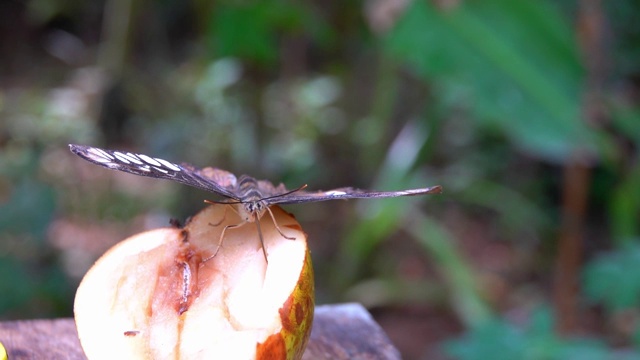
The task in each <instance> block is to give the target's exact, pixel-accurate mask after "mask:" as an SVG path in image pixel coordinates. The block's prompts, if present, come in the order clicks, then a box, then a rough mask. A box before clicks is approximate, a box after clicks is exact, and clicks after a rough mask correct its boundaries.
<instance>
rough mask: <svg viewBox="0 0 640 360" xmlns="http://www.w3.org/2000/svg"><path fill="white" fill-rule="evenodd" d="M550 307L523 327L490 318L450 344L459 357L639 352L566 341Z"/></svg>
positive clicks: (559, 356) (591, 342) (593, 356)
mask: <svg viewBox="0 0 640 360" xmlns="http://www.w3.org/2000/svg"><path fill="white" fill-rule="evenodd" d="M553 325H554V324H553V316H552V314H551V312H550V311H549V309H545V308H542V309H539V310H537V311H535V312H534V313H533V314H532V315H531V319H530V323H529V324H527V325H526V326H524V328H520V327H517V326H514V325H512V324H510V323H509V322H507V321H504V320H502V319H494V320H491V321H487V322H486V323H484V324H483V325H482V326H480V327H478V328H476V329H473V330H472V331H470V332H469V333H467V334H465V335H464V336H463V337H462V338H460V339H457V340H455V341H451V342H450V343H448V344H447V350H448V353H449V354H451V355H452V356H454V357H455V358H456V359H464V360H474V359H487V358H491V359H496V360H501V359H505V360H507V359H531V360H534V359H549V360H552V359H558V360H561V359H562V360H569V359H585V360H586V359H589V360H598V359H603V360H604V359H620V360H622V359H629V360H631V359H635V358H637V356H638V355H639V354H637V353H636V354H631V353H627V354H617V353H615V352H611V351H610V350H609V349H607V348H606V346H605V345H604V344H603V343H602V342H601V341H597V340H593V339H580V340H565V339H562V338H560V337H558V336H557V335H555V334H554V330H553Z"/></svg>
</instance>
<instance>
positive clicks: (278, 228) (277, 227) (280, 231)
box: [267, 208, 296, 240]
mask: <svg viewBox="0 0 640 360" xmlns="http://www.w3.org/2000/svg"><path fill="white" fill-rule="evenodd" d="M267 211H268V212H269V216H271V220H273V225H275V226H276V230H278V232H279V233H280V235H281V236H282V237H283V238H285V239H287V240H295V239H296V238H295V237H290V236H287V235H285V234H283V233H282V230H281V229H280V226H278V223H277V222H276V217H275V216H273V212H271V209H270V208H267Z"/></svg>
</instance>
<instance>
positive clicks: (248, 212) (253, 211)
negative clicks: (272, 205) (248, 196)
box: [236, 200, 269, 222]
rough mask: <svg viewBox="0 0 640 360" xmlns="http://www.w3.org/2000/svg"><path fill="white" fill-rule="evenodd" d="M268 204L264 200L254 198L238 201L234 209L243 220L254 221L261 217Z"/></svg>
mask: <svg viewBox="0 0 640 360" xmlns="http://www.w3.org/2000/svg"><path fill="white" fill-rule="evenodd" d="M268 206H269V205H268V204H267V202H266V201H264V200H254V201H246V202H242V203H239V204H238V205H237V207H236V210H237V212H238V215H239V216H240V218H241V219H242V220H243V221H246V222H254V221H257V220H259V219H260V218H261V217H262V214H264V212H265V211H266V210H267V207H268Z"/></svg>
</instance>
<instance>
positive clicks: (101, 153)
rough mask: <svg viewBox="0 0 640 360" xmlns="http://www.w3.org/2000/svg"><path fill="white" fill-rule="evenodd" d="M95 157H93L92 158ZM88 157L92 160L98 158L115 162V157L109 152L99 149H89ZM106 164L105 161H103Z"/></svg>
mask: <svg viewBox="0 0 640 360" xmlns="http://www.w3.org/2000/svg"><path fill="white" fill-rule="evenodd" d="M91 155H93V156H91ZM87 156H89V157H91V158H92V159H97V158H96V156H97V157H100V158H103V159H107V160H115V158H114V157H113V156H111V155H110V154H109V153H108V152H106V151H104V150H102V149H98V148H88V149H87ZM101 162H104V161H101Z"/></svg>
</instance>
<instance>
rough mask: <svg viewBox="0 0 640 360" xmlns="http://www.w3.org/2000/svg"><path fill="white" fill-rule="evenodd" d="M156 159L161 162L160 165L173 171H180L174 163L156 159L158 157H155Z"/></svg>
mask: <svg viewBox="0 0 640 360" xmlns="http://www.w3.org/2000/svg"><path fill="white" fill-rule="evenodd" d="M156 160H158V161H159V162H161V163H162V165H164V166H165V167H168V168H169V169H171V170H173V171H180V168H179V167H178V165H176V164H172V163H170V162H168V161H167V160H162V159H158V158H156Z"/></svg>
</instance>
